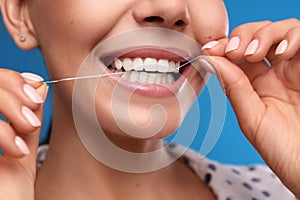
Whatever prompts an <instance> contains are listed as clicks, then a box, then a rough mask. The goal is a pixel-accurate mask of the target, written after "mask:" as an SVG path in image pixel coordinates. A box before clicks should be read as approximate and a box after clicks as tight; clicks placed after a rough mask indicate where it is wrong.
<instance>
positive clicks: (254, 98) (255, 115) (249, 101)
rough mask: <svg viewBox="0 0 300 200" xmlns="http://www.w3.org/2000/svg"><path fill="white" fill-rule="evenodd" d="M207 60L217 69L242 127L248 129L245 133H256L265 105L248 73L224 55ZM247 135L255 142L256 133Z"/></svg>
mask: <svg viewBox="0 0 300 200" xmlns="http://www.w3.org/2000/svg"><path fill="white" fill-rule="evenodd" d="M207 61H208V62H210V64H212V65H213V66H214V68H215V69H216V71H217V75H218V79H219V81H220V83H221V85H222V87H223V88H224V91H225V93H226V95H227V97H228V98H229V100H230V102H231V104H232V107H233V109H234V111H235V113H236V115H237V117H238V121H239V124H240V126H241V129H242V130H243V131H244V130H247V131H244V132H245V133H249V132H250V133H255V130H256V128H257V126H258V122H259V121H260V117H261V116H263V113H264V109H265V107H264V104H263V102H262V101H261V100H260V97H259V96H258V94H257V93H256V92H255V90H254V89H253V87H252V85H251V83H250V81H249V79H248V77H247V75H246V74H245V73H244V72H243V71H242V69H240V68H239V67H238V66H237V65H235V64H234V63H232V62H230V61H229V60H228V59H226V58H224V57H210V58H209V59H207ZM254 108H255V109H254ZM249 130H250V131H249ZM246 136H247V138H248V139H249V141H250V142H255V135H246Z"/></svg>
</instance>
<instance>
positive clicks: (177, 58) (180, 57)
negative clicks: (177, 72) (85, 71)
mask: <svg viewBox="0 0 300 200" xmlns="http://www.w3.org/2000/svg"><path fill="white" fill-rule="evenodd" d="M138 57H141V58H156V59H167V60H170V61H174V62H187V61H188V60H189V59H191V56H189V55H188V53H186V52H184V51H182V50H180V49H174V48H163V47H152V46H144V47H132V48H128V49H121V50H117V51H114V52H108V53H105V54H103V55H101V56H100V59H101V61H102V62H104V64H106V66H108V65H110V64H111V63H112V62H113V61H114V60H115V59H117V58H138Z"/></svg>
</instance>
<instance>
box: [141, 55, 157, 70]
mask: <svg viewBox="0 0 300 200" xmlns="http://www.w3.org/2000/svg"><path fill="white" fill-rule="evenodd" d="M144 69H145V70H146V71H148V72H156V71H157V69H158V66H157V60H156V59H155V58H145V60H144Z"/></svg>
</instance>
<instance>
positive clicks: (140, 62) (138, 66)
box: [133, 58, 144, 71]
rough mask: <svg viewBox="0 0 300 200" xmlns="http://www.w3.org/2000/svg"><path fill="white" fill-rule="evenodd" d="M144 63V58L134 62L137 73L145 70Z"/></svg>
mask: <svg viewBox="0 0 300 200" xmlns="http://www.w3.org/2000/svg"><path fill="white" fill-rule="evenodd" d="M143 65H144V62H143V59H142V58H135V59H134V60H133V69H134V70H136V71H143V70H144V66H143Z"/></svg>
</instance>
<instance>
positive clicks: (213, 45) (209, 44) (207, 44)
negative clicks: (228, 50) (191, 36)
mask: <svg viewBox="0 0 300 200" xmlns="http://www.w3.org/2000/svg"><path fill="white" fill-rule="evenodd" d="M218 44H219V42H218V41H215V40H214V41H210V42H208V43H206V44H205V45H204V46H203V47H202V50H205V49H211V48H214V47H215V46H217V45H218Z"/></svg>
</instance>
